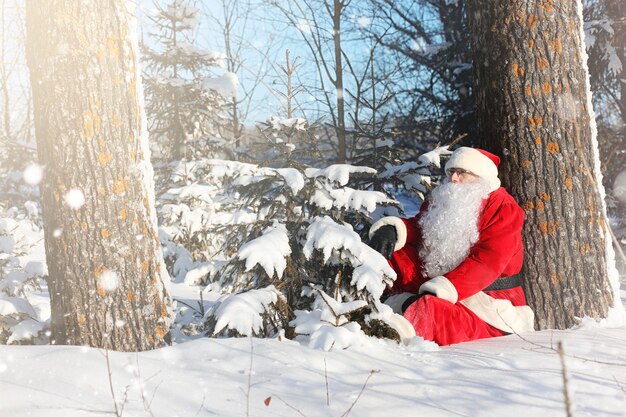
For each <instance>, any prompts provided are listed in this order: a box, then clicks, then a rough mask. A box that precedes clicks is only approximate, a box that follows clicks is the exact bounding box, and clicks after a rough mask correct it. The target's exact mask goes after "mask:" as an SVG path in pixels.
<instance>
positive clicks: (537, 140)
mask: <svg viewBox="0 0 626 417" xmlns="http://www.w3.org/2000/svg"><path fill="white" fill-rule="evenodd" d="M535 145H541V138H540V137H539V136H537V137H536V138H535Z"/></svg>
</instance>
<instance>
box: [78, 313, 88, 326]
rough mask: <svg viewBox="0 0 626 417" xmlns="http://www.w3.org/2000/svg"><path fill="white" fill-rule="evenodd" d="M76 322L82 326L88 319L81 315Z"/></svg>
mask: <svg viewBox="0 0 626 417" xmlns="http://www.w3.org/2000/svg"><path fill="white" fill-rule="evenodd" d="M76 322H77V323H78V325H79V326H82V325H83V324H85V323H87V317H85V316H83V315H82V314H79V315H78V317H76Z"/></svg>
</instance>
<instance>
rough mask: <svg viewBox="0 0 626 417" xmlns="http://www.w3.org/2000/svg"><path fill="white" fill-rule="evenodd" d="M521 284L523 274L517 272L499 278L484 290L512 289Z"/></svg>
mask: <svg viewBox="0 0 626 417" xmlns="http://www.w3.org/2000/svg"><path fill="white" fill-rule="evenodd" d="M520 285H522V275H521V274H516V275H513V276H510V277H502V278H498V279H497V280H495V281H494V282H492V283H491V285H489V286H488V287H487V288H485V289H484V290H483V291H496V290H510V289H511V288H515V287H519V286H520Z"/></svg>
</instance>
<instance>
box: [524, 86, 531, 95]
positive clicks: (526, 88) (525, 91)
mask: <svg viewBox="0 0 626 417" xmlns="http://www.w3.org/2000/svg"><path fill="white" fill-rule="evenodd" d="M524 94H525V95H527V96H532V95H533V89H532V88H530V87H525V88H524Z"/></svg>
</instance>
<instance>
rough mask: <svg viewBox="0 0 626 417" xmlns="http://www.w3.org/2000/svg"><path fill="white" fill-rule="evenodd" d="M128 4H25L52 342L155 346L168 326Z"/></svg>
mask: <svg viewBox="0 0 626 417" xmlns="http://www.w3.org/2000/svg"><path fill="white" fill-rule="evenodd" d="M128 6H129V2H128V1H124V0H94V1H91V2H77V1H74V0H46V1H39V0H29V1H28V2H27V22H26V23H27V60H28V66H29V68H30V76H31V85H32V90H33V100H34V110H35V129H36V137H37V148H38V153H39V160H40V163H41V164H42V165H43V166H44V167H45V172H44V174H45V175H44V179H43V181H42V183H41V184H40V189H41V200H42V206H43V220H44V232H45V248H46V258H47V263H48V274H49V276H48V283H49V290H50V297H51V305H52V320H51V321H52V323H51V326H52V342H53V343H56V344H72V345H89V346H94V347H99V348H109V349H115V350H123V351H141V350H146V349H152V348H156V347H159V346H162V345H164V343H165V339H166V334H167V333H168V308H169V295H168V294H167V291H166V289H165V283H164V281H165V279H164V277H166V272H165V270H164V267H162V265H163V262H162V261H163V258H162V254H161V249H160V245H159V240H158V237H157V230H156V217H155V213H154V201H153V197H152V196H153V189H150V187H151V186H152V187H153V184H152V177H151V175H152V167H151V166H150V164H149V160H148V158H149V154H148V149H147V143H146V142H147V141H146V140H145V138H144V140H142V135H145V123H144V120H145V119H144V117H143V107H142V106H143V102H142V100H143V98H142V91H141V88H140V86H141V84H140V79H139V78H138V74H139V72H138V71H137V67H136V66H137V56H136V50H137V48H136V40H135V39H133V38H132V32H133V30H132V29H133V28H132V27H131V23H132V24H134V16H133V11H132V10H130V8H129V7H128ZM71 193H74V195H76V194H78V195H80V193H82V195H84V204H82V205H80V204H78V202H76V201H74V202H72V201H70V204H68V203H67V201H68V195H71ZM69 200H71V197H70V199H69Z"/></svg>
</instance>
